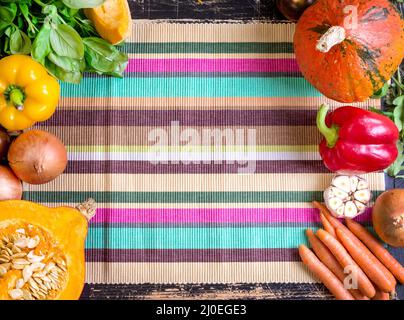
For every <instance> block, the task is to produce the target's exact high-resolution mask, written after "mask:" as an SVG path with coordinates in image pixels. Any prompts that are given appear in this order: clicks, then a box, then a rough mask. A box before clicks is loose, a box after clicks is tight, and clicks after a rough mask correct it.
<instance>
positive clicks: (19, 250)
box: [11, 245, 21, 253]
mask: <svg viewBox="0 0 404 320" xmlns="http://www.w3.org/2000/svg"><path fill="white" fill-rule="evenodd" d="M11 250H12V251H13V253H20V252H21V249H20V248H18V247H16V246H15V245H13V247H12V248H11Z"/></svg>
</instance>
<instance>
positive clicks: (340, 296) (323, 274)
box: [299, 244, 354, 300]
mask: <svg viewBox="0 0 404 320" xmlns="http://www.w3.org/2000/svg"><path fill="white" fill-rule="evenodd" d="M299 255H300V258H301V259H302V261H303V263H304V264H305V265H306V266H307V267H308V268H309V270H310V271H311V272H313V273H314V275H315V276H316V277H317V278H318V279H320V281H321V282H322V283H323V284H324V285H325V286H326V287H327V289H328V290H330V292H331V293H332V294H333V295H334V297H335V298H336V299H337V300H354V297H353V296H352V295H351V294H350V293H349V292H348V290H346V289H345V288H344V286H343V285H342V282H341V281H339V280H338V278H337V277H336V276H335V275H334V274H333V273H332V272H331V271H330V270H329V269H328V268H327V267H326V266H325V265H324V264H323V263H321V261H320V260H318V258H317V257H316V255H315V254H314V253H313V252H312V251H311V250H310V249H309V248H307V247H306V246H305V245H303V244H302V245H300V246H299Z"/></svg>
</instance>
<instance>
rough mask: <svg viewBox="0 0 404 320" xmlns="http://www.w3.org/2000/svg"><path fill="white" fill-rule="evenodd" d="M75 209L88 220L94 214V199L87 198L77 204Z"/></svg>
mask: <svg viewBox="0 0 404 320" xmlns="http://www.w3.org/2000/svg"><path fill="white" fill-rule="evenodd" d="M76 209H77V210H79V211H80V213H81V214H82V215H83V216H84V217H86V219H87V221H90V220H91V218H92V217H94V216H95V213H96V211H97V204H96V203H95V200H94V199H92V198H89V199H87V200H86V201H84V202H83V203H81V204H79V205H78V206H77V207H76Z"/></svg>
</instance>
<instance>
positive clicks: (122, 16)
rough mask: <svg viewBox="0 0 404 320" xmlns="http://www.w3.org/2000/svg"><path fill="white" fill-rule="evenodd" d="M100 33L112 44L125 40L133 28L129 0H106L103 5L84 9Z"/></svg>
mask: <svg viewBox="0 0 404 320" xmlns="http://www.w3.org/2000/svg"><path fill="white" fill-rule="evenodd" d="M84 13H85V14H86V16H87V17H88V18H89V19H90V20H91V21H92V22H93V23H94V26H95V29H96V30H97V32H98V33H99V35H100V36H101V37H102V38H103V39H105V40H107V41H109V42H110V43H112V44H118V43H120V42H122V41H124V40H125V39H126V38H127V37H128V36H129V34H130V32H131V29H132V17H131V15H130V9H129V5H128V1H127V0H106V1H105V2H104V3H103V4H102V5H101V6H99V7H96V8H89V9H84Z"/></svg>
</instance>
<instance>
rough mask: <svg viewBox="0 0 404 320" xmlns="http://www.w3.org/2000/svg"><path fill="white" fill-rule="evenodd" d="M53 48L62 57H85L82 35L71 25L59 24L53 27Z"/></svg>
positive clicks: (51, 36) (51, 34)
mask: <svg viewBox="0 0 404 320" xmlns="http://www.w3.org/2000/svg"><path fill="white" fill-rule="evenodd" d="M50 43H51V46H52V49H53V50H54V51H55V52H56V53H57V54H58V55H60V56H62V57H69V58H73V59H81V58H83V57H84V44H83V40H82V39H81V37H80V35H79V34H78V33H77V31H76V30H74V29H73V28H72V27H71V26H69V25H66V24H59V25H57V26H56V28H52V29H51V33H50Z"/></svg>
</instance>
